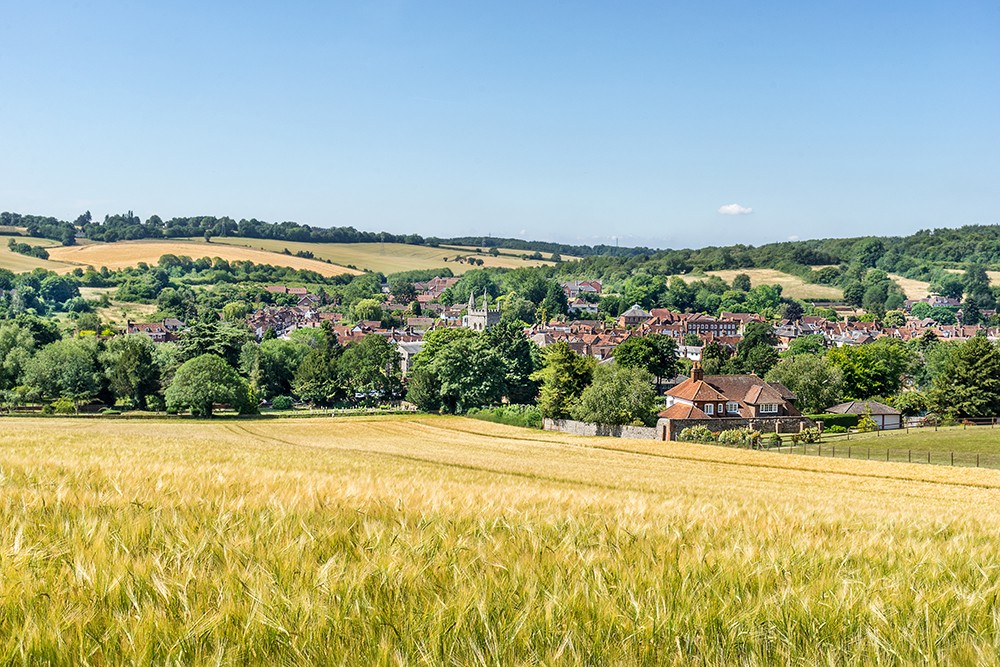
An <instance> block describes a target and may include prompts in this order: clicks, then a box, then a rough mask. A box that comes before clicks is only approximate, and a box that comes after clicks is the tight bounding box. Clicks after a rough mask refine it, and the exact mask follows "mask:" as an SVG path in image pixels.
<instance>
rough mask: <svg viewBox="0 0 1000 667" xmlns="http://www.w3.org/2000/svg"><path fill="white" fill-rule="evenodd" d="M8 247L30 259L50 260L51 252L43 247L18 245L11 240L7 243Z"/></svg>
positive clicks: (27, 244) (25, 244) (26, 244)
mask: <svg viewBox="0 0 1000 667" xmlns="http://www.w3.org/2000/svg"><path fill="white" fill-rule="evenodd" d="M7 247H8V248H9V249H10V251H11V252H16V253H19V254H21V255H27V256H28V257H37V258H38V259H48V258H49V251H48V250H46V249H45V248H43V247H42V246H35V245H31V244H29V243H18V242H17V241H15V240H14V239H11V240H10V241H8V242H7Z"/></svg>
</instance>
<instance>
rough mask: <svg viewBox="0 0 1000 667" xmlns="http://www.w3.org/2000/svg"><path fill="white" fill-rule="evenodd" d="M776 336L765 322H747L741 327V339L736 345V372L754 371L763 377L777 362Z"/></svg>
mask: <svg viewBox="0 0 1000 667" xmlns="http://www.w3.org/2000/svg"><path fill="white" fill-rule="evenodd" d="M777 345H778V338H777V337H776V336H775V335H774V329H773V328H772V327H771V325H770V324H767V323H766V322H749V323H748V324H747V325H746V327H745V328H744V329H743V339H742V340H741V341H740V342H739V344H738V345H737V346H736V356H735V357H734V358H733V361H734V366H735V368H736V369H738V372H743V373H756V374H757V375H759V376H761V377H764V376H765V375H767V372H768V371H769V370H771V368H772V367H774V365H775V364H776V363H778V350H777Z"/></svg>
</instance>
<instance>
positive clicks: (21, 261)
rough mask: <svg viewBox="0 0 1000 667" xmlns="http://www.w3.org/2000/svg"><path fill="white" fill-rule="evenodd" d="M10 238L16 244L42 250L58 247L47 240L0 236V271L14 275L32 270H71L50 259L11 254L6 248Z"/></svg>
mask: <svg viewBox="0 0 1000 667" xmlns="http://www.w3.org/2000/svg"><path fill="white" fill-rule="evenodd" d="M12 238H13V239H14V240H16V241H17V242H18V243H28V244H30V245H33V246H42V247H44V248H52V247H53V246H58V245H59V244H58V243H57V242H55V241H52V240H49V239H35V238H27V237H23V236H0V269H8V270H9V271H13V272H14V273H23V272H25V271H31V270H33V269H48V270H50V271H61V270H68V269H72V267H70V266H67V265H66V264H64V263H62V262H58V261H53V260H52V258H50V259H39V258H38V257H30V256H28V255H22V254H21V253H17V252H12V251H11V250H10V248H8V247H7V243H8V241H9V240H10V239H12Z"/></svg>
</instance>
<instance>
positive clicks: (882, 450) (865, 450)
mask: <svg viewBox="0 0 1000 667" xmlns="http://www.w3.org/2000/svg"><path fill="white" fill-rule="evenodd" d="M781 453H794V454H801V455H806V456H825V457H836V458H848V457H850V458H855V459H868V458H870V459H872V460H876V461H886V460H888V461H897V462H913V463H927V462H928V460H929V461H930V463H933V464H938V465H952V464H953V462H954V465H956V466H973V467H975V466H976V465H979V467H983V468H1000V427H997V428H991V427H990V426H969V427H963V426H948V427H942V428H938V429H936V430H935V429H933V428H914V429H900V430H898V431H882V432H878V433H852V434H850V437H848V436H846V435H833V436H831V435H827V436H826V437H825V440H824V442H823V443H822V444H819V445H803V446H799V447H783V448H782V450H781ZM928 455H929V456H930V458H929V459H928Z"/></svg>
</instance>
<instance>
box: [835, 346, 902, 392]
mask: <svg viewBox="0 0 1000 667" xmlns="http://www.w3.org/2000/svg"><path fill="white" fill-rule="evenodd" d="M826 354H827V358H828V359H829V360H830V362H831V363H833V365H834V366H836V367H837V368H839V369H840V372H841V373H842V374H843V376H844V395H845V396H847V397H849V398H853V399H865V398H871V397H872V396H892V395H893V394H895V393H896V392H898V391H899V390H900V389H901V388H902V386H903V379H904V377H905V375H906V373H907V371H908V370H909V367H910V364H911V363H912V361H913V358H914V357H913V353H912V352H911V351H910V350H908V349H907V348H906V347H905V346H904V345H903V344H902V343H901V342H899V341H898V340H894V339H893V340H890V339H880V340H877V341H875V342H874V343H869V344H867V345H845V346H844V347H835V348H831V349H830V350H829V351H827V353H826Z"/></svg>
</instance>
